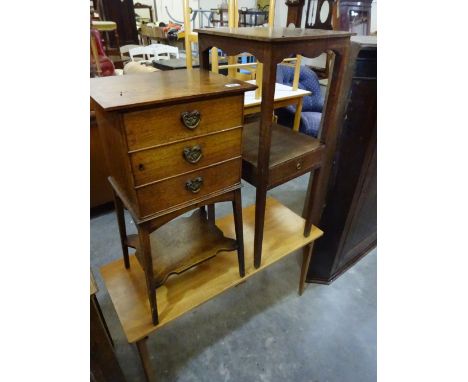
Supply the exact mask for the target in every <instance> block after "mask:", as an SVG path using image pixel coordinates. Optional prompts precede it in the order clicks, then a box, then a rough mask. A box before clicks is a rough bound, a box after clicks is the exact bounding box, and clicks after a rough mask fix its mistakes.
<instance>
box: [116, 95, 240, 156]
mask: <svg viewBox="0 0 468 382" xmlns="http://www.w3.org/2000/svg"><path fill="white" fill-rule="evenodd" d="M243 105H244V99H243V97H242V96H241V95H236V96H229V97H223V98H219V99H210V100H204V101H196V102H188V103H182V104H177V105H172V106H164V107H159V108H154V109H150V110H143V111H136V112H130V113H126V114H124V116H123V119H124V124H125V131H126V135H127V144H128V148H129V150H130V151H132V150H139V149H142V148H146V147H152V146H155V145H161V144H164V143H168V142H175V141H178V140H181V139H187V138H191V137H196V136H199V135H203V134H207V133H211V132H215V131H219V130H223V129H227V128H230V127H236V126H241V125H242V123H243V112H242V110H243Z"/></svg>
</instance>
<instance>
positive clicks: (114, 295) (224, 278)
mask: <svg viewBox="0 0 468 382" xmlns="http://www.w3.org/2000/svg"><path fill="white" fill-rule="evenodd" d="M254 215H255V205H250V206H248V207H245V208H244V209H243V220H244V221H243V228H244V230H243V231H244V248H245V277H244V278H240V277H239V269H238V262H237V256H236V252H224V253H220V254H218V255H217V256H216V257H214V258H213V259H210V260H208V261H206V262H204V263H202V264H200V265H198V266H196V267H195V268H193V269H191V270H189V271H187V272H185V273H183V274H181V275H179V276H174V277H170V278H169V279H168V280H167V282H166V283H165V284H164V285H163V286H161V287H159V288H158V289H157V290H156V293H157V301H158V311H159V324H158V325H157V326H154V325H153V323H152V322H151V312H150V307H149V302H148V297H147V294H146V286H145V277H144V273H143V271H142V269H141V267H140V266H139V264H138V260H137V259H136V258H135V256H133V255H132V256H130V262H131V267H130V269H125V267H124V265H123V260H117V261H114V262H112V263H110V264H107V265H105V266H103V267H102V268H101V274H102V276H103V278H104V282H105V285H106V287H107V290H108V291H109V295H110V297H111V299H112V302H113V304H114V307H115V310H116V312H117V315H118V317H119V320H120V322H121V324H122V327H123V330H124V332H125V335H126V337H127V340H128V342H130V343H133V342H136V341H139V340H141V339H143V338H145V337H146V336H148V335H149V334H151V333H153V332H155V331H156V330H158V329H160V328H162V327H163V326H164V325H166V324H168V323H169V322H171V321H172V320H174V319H176V318H177V317H179V316H181V315H183V314H185V313H187V312H188V311H190V310H191V309H193V308H195V307H197V306H199V305H201V304H203V303H204V302H206V301H208V300H210V299H212V298H214V297H216V296H217V295H219V294H220V293H222V292H223V291H225V290H227V289H229V288H232V287H234V286H235V285H237V284H239V283H241V282H243V281H245V280H246V279H248V278H249V277H251V276H253V275H254V274H256V273H257V272H260V271H261V270H263V269H265V268H266V267H268V266H269V265H271V264H273V263H275V262H277V261H278V260H280V259H282V258H283V257H285V256H287V255H288V254H290V253H291V252H294V251H296V250H298V249H300V248H302V247H304V246H306V245H307V244H308V243H311V242H313V241H314V240H316V239H317V238H319V237H320V236H322V235H323V232H322V231H321V230H320V229H318V228H317V227H315V226H314V227H313V228H312V232H311V234H310V236H309V237H304V235H303V234H302V232H303V230H304V219H303V218H302V217H300V216H298V215H296V214H295V213H294V212H293V211H291V210H290V209H288V208H287V207H285V206H284V205H282V204H281V203H280V202H278V201H277V200H275V199H273V198H270V197H269V198H267V208H266V215H265V235H264V238H265V240H264V243H263V260H262V264H261V267H260V268H258V269H256V268H254V266H253V240H254ZM216 224H217V226H218V227H219V228H220V229H221V230H222V231H223V233H224V235H225V236H227V237H231V238H234V237H235V233H234V219H233V216H232V215H228V216H225V217H223V218H221V219H218V220H217V221H216ZM298 279H299V267H298Z"/></svg>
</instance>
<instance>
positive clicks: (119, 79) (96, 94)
mask: <svg viewBox="0 0 468 382" xmlns="http://www.w3.org/2000/svg"><path fill="white" fill-rule="evenodd" d="M90 87H91V90H90V93H91V98H92V99H93V100H94V101H95V102H96V103H97V104H98V105H100V106H101V107H102V108H103V109H104V110H105V111H117V110H118V111H126V110H131V109H136V108H139V107H148V106H160V105H164V104H174V103H178V102H185V101H190V100H192V99H203V98H214V97H219V96H222V95H235V94H240V93H244V92H246V91H249V90H255V89H256V88H257V87H256V86H255V85H252V84H249V83H246V82H243V81H239V80H236V79H232V78H228V77H226V76H223V75H220V74H216V73H212V72H208V71H206V70H199V69H192V70H173V71H172V70H171V71H160V72H153V73H145V74H138V75H125V76H112V77H101V78H92V79H91V85H90Z"/></svg>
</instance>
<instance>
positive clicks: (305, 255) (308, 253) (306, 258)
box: [299, 242, 314, 296]
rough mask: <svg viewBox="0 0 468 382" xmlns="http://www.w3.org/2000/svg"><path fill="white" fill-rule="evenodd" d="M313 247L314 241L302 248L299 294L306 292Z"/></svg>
mask: <svg viewBox="0 0 468 382" xmlns="http://www.w3.org/2000/svg"><path fill="white" fill-rule="evenodd" d="M313 249H314V243H313V242H312V243H310V244H308V245H306V246H305V247H304V248H303V249H302V266H301V277H300V279H299V296H302V293H304V288H305V281H306V276H307V270H308V269H309V264H310V259H311V258H312V251H313Z"/></svg>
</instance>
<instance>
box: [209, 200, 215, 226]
mask: <svg viewBox="0 0 468 382" xmlns="http://www.w3.org/2000/svg"><path fill="white" fill-rule="evenodd" d="M208 221H209V222H210V223H211V224H215V205H214V204H208Z"/></svg>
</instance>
